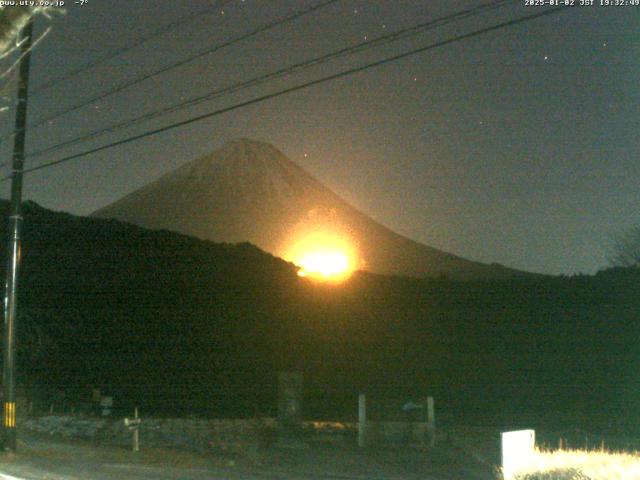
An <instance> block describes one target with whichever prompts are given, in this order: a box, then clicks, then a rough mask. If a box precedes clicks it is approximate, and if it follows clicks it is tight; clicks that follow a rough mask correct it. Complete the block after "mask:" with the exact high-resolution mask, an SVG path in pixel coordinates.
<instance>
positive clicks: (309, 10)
mask: <svg viewBox="0 0 640 480" xmlns="http://www.w3.org/2000/svg"><path fill="white" fill-rule="evenodd" d="M228 1H230V0H227V3H228ZM339 1H340V0H323V1H322V2H320V3H318V4H316V5H313V6H312V7H309V8H306V9H304V10H300V11H298V12H296V13H293V14H291V15H288V16H286V17H283V18H280V19H278V20H275V21H273V22H270V23H268V24H266V25H263V26H261V27H258V28H256V29H254V30H251V31H250V32H247V33H244V34H242V35H239V36H237V37H234V38H232V39H231V40H228V41H226V42H224V43H222V44H219V45H216V46H215V47H213V48H209V49H207V50H205V51H202V52H200V53H197V54H195V55H191V56H190V57H187V58H186V59H183V60H180V61H179V62H176V63H173V64H171V65H168V66H166V67H162V68H160V69H158V70H155V71H153V72H151V73H148V74H145V75H142V76H139V77H137V78H134V79H132V80H129V81H126V82H124V83H122V84H120V85H118V86H116V87H114V88H112V89H111V90H107V91H106V92H103V93H100V94H98V95H96V96H94V97H91V98H89V99H87V100H83V101H81V102H80V103H77V104H75V105H73V106H71V107H68V108H65V109H63V110H60V111H58V112H56V113H54V114H51V115H49V116H48V117H45V118H42V119H40V120H38V121H36V122H34V123H32V124H31V125H28V127H27V128H36V127H39V126H42V125H44V124H45V123H47V122H50V121H51V120H54V119H56V118H59V117H61V116H63V115H66V114H68V113H71V112H74V111H76V110H79V109H80V108H82V107H86V106H87V105H90V104H92V103H95V102H98V101H100V100H104V99H105V98H107V97H110V96H111V95H114V94H116V93H119V92H122V91H123V90H125V89H127V88H130V87H132V86H134V85H138V84H139V83H142V82H144V81H145V80H149V79H151V78H153V77H156V76H158V75H161V74H163V73H166V72H169V71H171V70H174V69H176V68H178V67H182V66H184V65H186V64H187V63H190V62H192V61H193V60H196V59H198V58H201V57H204V56H205V55H210V54H212V53H214V52H216V51H218V50H221V49H223V48H226V47H229V46H231V45H234V44H236V43H238V42H241V41H243V40H246V39H248V38H250V37H253V36H255V35H257V34H259V33H262V32H264V31H267V30H270V29H272V28H275V27H278V26H280V25H283V24H285V23H288V22H291V21H293V20H296V19H298V18H300V17H302V16H304V15H307V14H309V13H312V12H314V11H316V10H319V9H321V8H324V7H327V6H329V5H331V4H333V3H336V2H339Z"/></svg>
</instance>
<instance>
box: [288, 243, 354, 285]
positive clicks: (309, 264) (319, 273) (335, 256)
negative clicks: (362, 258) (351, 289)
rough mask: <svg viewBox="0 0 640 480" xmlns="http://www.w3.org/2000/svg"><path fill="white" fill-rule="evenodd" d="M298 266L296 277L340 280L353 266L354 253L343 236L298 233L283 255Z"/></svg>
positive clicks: (349, 272) (347, 276) (345, 277)
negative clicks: (297, 236)
mask: <svg viewBox="0 0 640 480" xmlns="http://www.w3.org/2000/svg"><path fill="white" fill-rule="evenodd" d="M285 258H286V259H287V260H289V261H290V262H293V263H294V264H296V265H297V266H298V267H300V269H299V270H298V276H300V277H308V278H311V279H314V280H322V281H342V280H346V279H347V278H349V276H351V274H352V273H353V271H354V270H355V269H356V266H357V254H356V251H355V249H354V247H353V246H352V245H351V243H350V242H349V240H348V239H347V238H346V237H342V236H340V235H338V234H334V233H329V232H322V233H319V232H313V233H310V234H307V235H301V236H300V237H299V238H297V239H296V241H293V242H291V246H290V247H289V248H288V251H287V252H286V254H285Z"/></svg>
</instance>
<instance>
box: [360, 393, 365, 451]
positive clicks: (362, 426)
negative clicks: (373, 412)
mask: <svg viewBox="0 0 640 480" xmlns="http://www.w3.org/2000/svg"><path fill="white" fill-rule="evenodd" d="M366 429H367V399H366V397H365V396H364V394H362V393H361V394H360V395H358V446H359V447H364V446H365V435H366Z"/></svg>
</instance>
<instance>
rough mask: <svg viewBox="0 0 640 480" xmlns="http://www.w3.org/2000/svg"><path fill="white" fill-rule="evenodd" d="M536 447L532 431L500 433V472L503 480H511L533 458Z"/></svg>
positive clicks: (534, 433) (534, 435) (534, 434)
mask: <svg viewBox="0 0 640 480" xmlns="http://www.w3.org/2000/svg"><path fill="white" fill-rule="evenodd" d="M535 445H536V432H535V431H534V430H518V431H515V432H502V472H503V474H504V478H505V480H508V479H510V478H512V476H513V474H514V473H515V472H516V471H517V470H518V469H520V468H522V467H525V466H526V465H527V464H528V463H529V462H530V461H531V458H532V457H533V454H534V449H535Z"/></svg>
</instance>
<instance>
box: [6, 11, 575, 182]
mask: <svg viewBox="0 0 640 480" xmlns="http://www.w3.org/2000/svg"><path fill="white" fill-rule="evenodd" d="M567 8H570V7H568V6H561V7H555V8H551V9H546V10H543V11H541V12H538V13H534V14H531V15H527V16H525V17H520V18H518V19H515V20H509V21H506V22H502V23H499V24H496V25H493V26H490V27H484V28H481V29H478V30H475V31H473V32H470V33H466V34H463V35H457V36H455V37H452V38H449V39H447V40H442V41H439V42H436V43H432V44H430V45H427V46H424V47H420V48H415V49H413V50H409V51H407V52H404V53H400V54H397V55H393V56H391V57H386V58H384V59H381V60H377V61H375V62H370V63H367V64H365V65H362V66H360V67H355V68H351V69H348V70H344V71H342V72H338V73H334V74H332V75H328V76H325V77H322V78H319V79H316V80H312V81H309V82H306V83H303V84H301V85H296V86H294V87H289V88H285V89H283V90H279V91H277V92H274V93H270V94H267V95H262V96H260V97H256V98H253V99H251V100H247V101H244V102H241V103H237V104H235V105H232V106H230V107H225V108H221V109H219V110H215V111H213V112H209V113H205V114H202V115H198V116H195V117H192V118H189V119H187V120H182V121H180V122H176V123H172V124H170V125H166V126H164V127H161V128H156V129H154V130H149V131H147V132H145V133H142V134H139V135H134V136H131V137H128V138H125V139H122V140H118V141H116V142H112V143H109V144H106V145H102V146H100V147H96V148H92V149H90V150H86V151H84V152H80V153H76V154H74V155H69V156H67V157H63V158H60V159H58V160H53V161H51V162H47V163H43V164H41V165H37V166H35V167H31V168H28V169H25V170H24V173H30V172H35V171H37V170H42V169H45V168H49V167H52V166H55V165H60V164H62V163H66V162H69V161H71V160H75V159H77V158H81V157H85V156H87V155H90V154H92V153H98V152H101V151H103V150H107V149H109V148H113V147H117V146H119V145H124V144H126V143H131V142H134V141H136V140H140V139H142V138H146V137H150V136H152V135H156V134H158V133H162V132H166V131H168V130H172V129H174V128H178V127H182V126H184V125H189V124H191V123H195V122H198V121H200V120H205V119H207V118H211V117H214V116H218V115H221V114H223V113H227V112H231V111H233V110H237V109H240V108H243V107H247V106H249V105H254V104H256V103H261V102H264V101H266V100H270V99H272V98H276V97H280V96H282V95H286V94H289V93H293V92H297V91H299V90H303V89H306V88H309V87H312V86H315V85H319V84H322V83H326V82H329V81H332V80H337V79H339V78H343V77H346V76H349V75H353V74H354V73H359V72H363V71H365V70H368V69H370V68H374V67H379V66H382V65H386V64H388V63H392V62H395V61H398V60H401V59H403V58H407V57H409V56H412V55H416V54H418V53H423V52H426V51H429V50H433V49H436V48H439V47H443V46H445V45H450V44H452V43H457V42H459V41H462V40H467V39H469V38H473V37H477V36H479V35H483V34H485V33H489V32H494V31H497V30H500V29H502V28H505V27H510V26H514V25H518V24H521V23H524V22H528V21H530V20H534V19H536V18H540V17H544V16H547V15H552V14H555V13H558V12H559V11H562V10H565V9H567ZM9 178H11V176H10V175H9V176H6V177H4V178H2V179H0V181H5V180H8V179H9Z"/></svg>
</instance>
